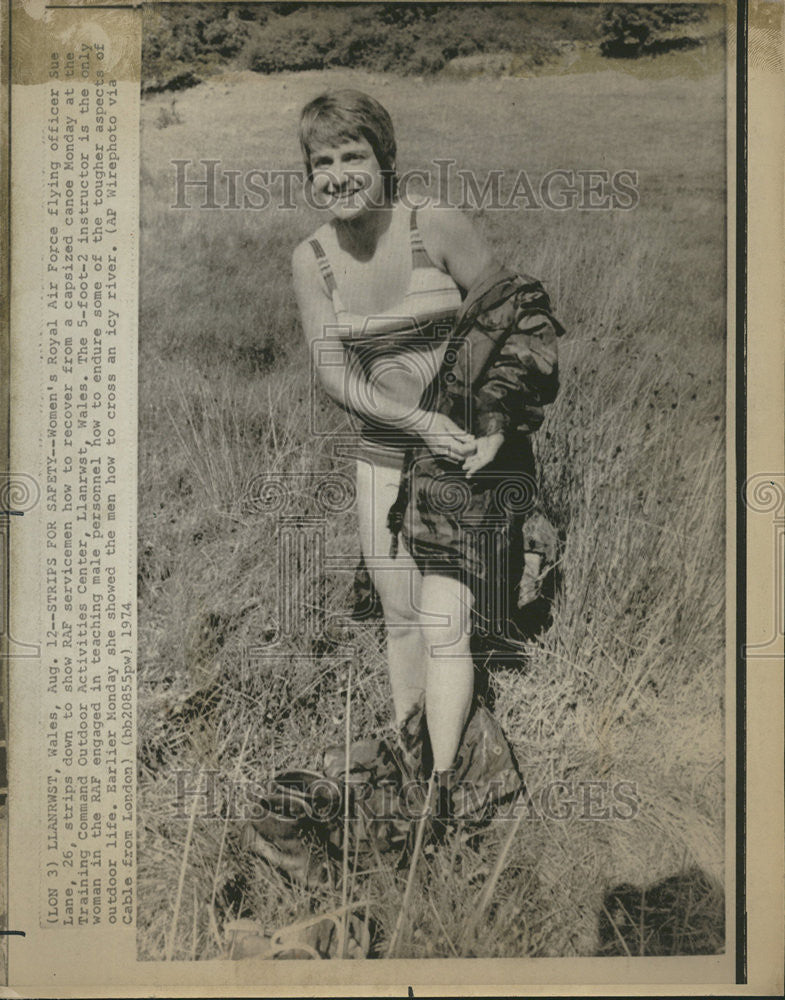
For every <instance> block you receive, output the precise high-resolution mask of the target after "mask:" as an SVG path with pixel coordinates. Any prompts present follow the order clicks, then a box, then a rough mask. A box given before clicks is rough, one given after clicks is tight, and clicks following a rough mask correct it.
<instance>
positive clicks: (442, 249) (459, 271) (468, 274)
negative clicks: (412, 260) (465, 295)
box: [417, 202, 498, 291]
mask: <svg viewBox="0 0 785 1000" xmlns="http://www.w3.org/2000/svg"><path fill="white" fill-rule="evenodd" d="M417 222H418V226H419V229H420V232H421V233H422V238H423V242H424V243H425V248H426V250H427V251H428V253H429V255H430V257H431V258H432V260H433V262H434V263H435V264H436V265H437V266H439V267H442V268H444V270H445V271H447V273H448V274H449V275H450V276H451V277H452V279H453V281H455V282H456V284H458V285H460V286H461V288H463V289H464V291H466V290H468V289H469V288H471V287H472V285H473V284H475V282H476V281H477V280H478V279H479V278H480V277H481V276H482V275H483V274H484V273H485V272H486V271H489V270H491V269H492V268H494V267H497V266H498V262H497V261H496V258H495V257H494V255H493V251H492V250H491V248H490V247H489V246H488V244H487V242H486V241H485V238H484V237H483V236H482V235H481V234H480V233H479V231H478V230H477V228H476V227H475V225H474V223H473V222H472V221H471V219H470V218H469V216H468V215H466V214H465V213H464V212H461V211H460V210H459V209H457V208H439V207H438V206H436V205H434V204H433V203H432V202H431V203H430V204H428V205H425V206H423V208H421V209H420V211H419V212H418V213H417Z"/></svg>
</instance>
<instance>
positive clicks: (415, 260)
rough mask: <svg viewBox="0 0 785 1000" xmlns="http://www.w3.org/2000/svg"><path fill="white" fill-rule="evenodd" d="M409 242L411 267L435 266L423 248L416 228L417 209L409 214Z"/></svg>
mask: <svg viewBox="0 0 785 1000" xmlns="http://www.w3.org/2000/svg"><path fill="white" fill-rule="evenodd" d="M409 242H410V243H411V247H412V267H413V268H417V267H436V265H435V264H434V262H433V261H432V260H431V258H430V257H429V255H428V251H427V250H426V249H425V244H424V243H423V239H422V236H421V235H420V230H419V229H418V228H417V209H416V208H413V209H412V213H411V215H410V216H409Z"/></svg>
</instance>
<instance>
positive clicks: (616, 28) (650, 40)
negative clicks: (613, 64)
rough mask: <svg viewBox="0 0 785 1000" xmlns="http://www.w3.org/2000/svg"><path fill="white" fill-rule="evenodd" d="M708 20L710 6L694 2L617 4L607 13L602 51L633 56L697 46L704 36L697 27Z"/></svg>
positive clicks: (607, 54)
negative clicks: (696, 4) (694, 3)
mask: <svg viewBox="0 0 785 1000" xmlns="http://www.w3.org/2000/svg"><path fill="white" fill-rule="evenodd" d="M707 20H708V13H707V10H706V8H704V7H696V6H694V5H691V4H672V5H671V4H668V5H667V6H666V5H651V6H649V5H642V4H634V5H626V4H624V5H622V4H614V5H613V6H611V7H607V8H606V9H605V11H604V12H603V16H602V26H601V29H600V35H601V40H600V52H601V53H602V54H603V55H604V56H607V57H609V58H613V59H625V58H627V59H629V58H635V57H637V56H640V55H645V54H650V53H655V52H666V51H668V50H669V49H678V48H688V47H691V46H696V45H699V44H700V43H701V41H703V37H702V35H701V34H700V30H699V31H698V32H695V28H694V27H693V26H696V25H700V26H701V27H702V26H703V25H705V23H706V21H707Z"/></svg>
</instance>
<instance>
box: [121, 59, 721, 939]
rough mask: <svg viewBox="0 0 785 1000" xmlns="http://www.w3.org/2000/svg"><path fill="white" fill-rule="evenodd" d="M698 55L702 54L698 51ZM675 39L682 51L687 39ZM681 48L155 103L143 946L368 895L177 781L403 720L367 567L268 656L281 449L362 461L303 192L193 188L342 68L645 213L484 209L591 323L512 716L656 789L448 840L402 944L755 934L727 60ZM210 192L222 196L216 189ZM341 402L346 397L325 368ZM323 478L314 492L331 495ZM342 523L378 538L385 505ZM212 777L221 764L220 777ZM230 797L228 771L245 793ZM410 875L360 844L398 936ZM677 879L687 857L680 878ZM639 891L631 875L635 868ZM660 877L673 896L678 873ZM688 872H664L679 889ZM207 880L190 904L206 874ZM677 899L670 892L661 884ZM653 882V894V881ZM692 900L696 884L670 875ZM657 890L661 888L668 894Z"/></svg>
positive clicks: (509, 726) (578, 781)
mask: <svg viewBox="0 0 785 1000" xmlns="http://www.w3.org/2000/svg"><path fill="white" fill-rule="evenodd" d="M696 60H697V62H696ZM655 64H656V65H655ZM648 65H649V68H650V69H651V68H652V67H653V68H654V70H656V72H653V73H652V74H651V75H648V76H647V75H645V74H644V73H642V72H641V71H640V65H639V66H638V71H637V72H623V71H621V70H620V68H619V65H618V64H617V63H608V64H606V67H607V66H610V69H608V68H604V69H603V70H602V71H599V70H597V71H594V72H590V73H589V72H580V73H579V72H573V73H566V74H563V75H558V74H552V75H547V76H543V77H541V78H515V77H507V78H505V77H502V78H494V77H492V76H484V77H479V78H477V79H475V80H473V81H472V80H459V79H445V78H441V79H439V78H436V79H432V80H427V81H423V80H419V79H416V78H406V79H398V78H393V77H385V76H381V75H373V74H363V73H359V72H353V71H351V72H350V71H331V72H328V73H315V72H314V73H300V74H280V75H277V76H274V77H267V78H265V77H262V76H258V75H255V74H252V73H240V74H235V75H225V76H222V77H216V78H213V79H212V80H210V81H209V82H207V83H204V84H202V85H200V86H198V87H196V88H194V89H192V90H189V91H186V92H183V93H181V94H178V95H177V98H176V104H175V105H174V107H172V98H171V95H157V96H154V97H149V98H147V99H146V100H145V101H144V104H143V128H142V136H141V145H142V220H141V224H142V229H141V274H142V284H141V296H142V298H141V326H140V359H141V360H140V372H139V375H140V387H139V426H140V472H139V550H138V560H139V561H138V571H139V621H140V645H139V685H140V686H139V747H140V765H139V767H140V777H139V817H140V826H139V842H138V848H139V868H138V872H139V921H138V942H139V954H140V957H143V958H146V959H161V958H163V957H165V956H167V955H170V956H171V957H173V958H175V959H189V958H190V959H206V958H217V957H220V956H222V955H224V954H225V949H226V943H227V942H226V937H225V935H224V932H223V927H224V922H225V921H226V920H228V919H232V918H234V917H238V916H244V917H250V918H252V919H254V920H256V921H258V922H259V923H260V924H261V925H262V926H263V927H264V928H265V929H266V930H267V931H268V932H271V931H273V930H275V929H276V928H279V927H282V926H284V925H287V924H290V923H291V922H293V921H295V920H298V919H301V918H303V917H304V916H307V915H308V914H309V913H311V912H313V911H315V910H316V911H321V910H324V911H326V910H329V909H332V908H334V907H335V906H336V905H338V904H339V903H340V898H341V894H340V888H337V889H335V890H334V891H333V890H324V891H323V892H321V893H316V894H314V893H309V892H306V891H305V890H303V889H301V888H297V887H296V886H293V885H291V884H289V883H288V882H287V881H286V880H285V879H284V878H283V877H281V876H280V875H279V874H278V873H277V872H276V871H275V870H274V869H272V868H270V867H269V866H267V865H266V864H265V863H264V862H262V861H260V860H258V859H254V858H253V857H251V856H249V855H247V854H245V853H243V852H242V851H241V849H240V845H239V838H238V831H237V826H238V824H236V823H235V822H233V821H232V820H231V819H226V818H222V817H221V815H220V805H221V803H220V801H219V803H218V808H217V811H216V815H215V816H213V817H204V816H202V815H199V810H197V813H196V815H195V817H194V818H193V824H192V826H189V811H190V807H191V800H190V799H189V800H187V802H186V806H185V810H184V812H183V811H181V812H180V813H179V814H178V812H177V810H176V809H175V799H176V789H177V779H176V774H177V772H178V771H179V772H189V774H190V775H191V779H192V780H194V781H195V780H196V772H197V771H200V770H201V771H211V772H215V773H217V775H218V776H219V780H218V788H219V789H220V788H225V787H228V785H226V782H228V781H229V780H231V779H233V778H234V779H240V780H242V779H245V780H260V779H263V778H266V777H269V776H271V775H272V774H273V773H275V771H276V770H280V769H282V768H287V767H305V768H312V767H314V766H315V764H316V763H317V760H318V755H319V752H320V751H321V750H322V749H323V748H324V747H325V746H328V745H330V744H335V743H341V742H342V740H343V729H344V719H345V711H346V678H347V667H348V664H349V663H350V662H351V660H352V657H353V655H354V651H355V650H357V649H359V651H360V655H359V661H358V662H359V667H358V669H357V670H356V672H355V675H354V678H353V696H352V706H351V708H352V712H351V725H352V737H353V738H355V739H357V738H360V737H361V736H370V735H378V734H380V733H383V732H387V731H389V727H390V694H389V688H388V681H387V678H386V676H385V666H384V656H383V651H384V635H383V631H382V630H381V628H380V627H378V626H371V627H368V626H365V627H363V628H360V627H359V626H355V627H353V628H352V627H347V628H344V629H342V630H341V629H337V628H336V626H335V623H336V622H337V621H338V620H340V617H341V615H342V614H344V613H345V612H346V611H347V610H348V608H349V606H350V600H351V584H352V579H351V573H350V572H338V571H336V572H332V573H331V574H330V575H329V577H328V578H327V579H326V581H325V594H326V597H325V605H324V607H323V608H321V609H320V616H318V620H319V621H321V622H322V623H323V634H321V635H319V634H317V635H308V636H298V637H295V638H293V639H291V640H287V641H286V642H285V643H284V644H283V645H282V646H280V647H279V649H280V652H281V656H280V657H279V658H277V659H270V660H268V661H266V662H265V663H260V662H259V661H258V660H254V661H249V659H248V656H247V655H246V652H245V651H247V650H248V648H249V647H254V646H259V645H260V644H262V643H263V642H264V641H265V637H269V636H270V634H271V632H272V630H273V629H274V626H275V620H276V614H277V595H276V580H277V568H276V555H275V553H276V543H275V531H276V520H275V518H274V517H271V516H269V515H265V514H264V513H261V512H259V511H258V510H255V509H254V508H253V504H249V497H250V496H251V494H252V493H253V489H254V479H255V477H257V476H258V475H259V474H260V473H265V472H271V471H272V472H283V473H292V472H315V473H328V472H332V473H335V472H346V473H348V474H352V468H351V465H350V464H349V463H348V462H347V460H346V459H342V458H336V457H335V456H334V455H333V452H332V448H331V441H330V438H329V436H328V437H326V438H325V437H324V436H321V437H313V436H312V435H310V434H309V432H308V427H309V419H308V413H309V405H310V404H309V400H310V396H311V384H310V379H309V370H308V359H307V353H306V350H305V345H304V341H303V338H302V335H301V333H300V331H299V328H298V323H297V318H296V313H295V306H294V302H293V296H292V291H291V283H290V273H289V259H290V254H291V250H292V247H293V246H294V245H295V243H296V242H298V241H299V240H300V239H302V238H303V236H304V235H306V234H307V233H308V232H310V231H311V230H312V229H313V228H315V227H316V225H317V224H318V219H317V218H316V216H315V214H314V213H313V212H311V211H310V210H309V209H308V208H306V207H300V208H298V210H296V211H280V210H274V209H273V208H267V209H265V210H263V211H252V210H246V211H243V210H239V211H232V210H214V211H207V210H191V211H178V210H173V209H171V208H170V207H169V206H170V204H171V203H172V201H173V195H174V167H173V166H172V165H171V162H170V161H171V160H173V159H192V160H194V161H196V160H199V159H219V160H221V163H222V166H223V167H224V168H226V169H236V170H247V169H250V168H252V167H258V168H260V169H267V170H270V169H282V168H289V167H299V165H300V164H299V151H298V147H297V143H296V132H295V130H296V122H297V115H298V111H299V109H300V107H301V106H302V104H303V103H304V102H305V101H306V100H308V99H309V98H310V97H312V96H314V95H315V94H316V93H318V92H320V91H321V90H322V89H324V88H325V87H326V86H328V85H351V86H358V87H361V88H362V89H366V90H368V91H369V92H371V93H372V94H374V95H375V96H377V97H378V98H379V99H380V100H382V102H383V103H385V104H386V105H387V106H388V107H389V109H390V111H391V113H392V115H393V119H394V120H395V122H396V125H397V130H398V140H399V148H400V150H401V163H400V166H401V167H402V168H403V169H408V168H414V167H424V166H426V164H427V163H428V162H429V161H430V160H431V159H433V158H434V157H448V156H452V157H455V159H456V160H457V161H458V164H459V165H460V166H461V167H463V168H466V169H471V170H474V171H476V172H478V173H479V174H484V173H485V172H487V171H488V170H490V169H501V170H504V171H506V172H508V174H507V176H514V175H515V173H517V171H518V170H520V169H522V168H524V169H525V170H526V172H527V174H528V176H529V177H530V178H539V177H541V176H542V175H543V174H545V173H546V172H547V171H549V170H553V169H556V168H563V169H568V170H570V169H572V170H575V169H587V168H598V169H599V168H605V169H608V170H610V171H611V172H613V171H614V170H618V169H622V168H626V169H631V170H637V171H638V175H639V189H640V203H639V205H638V207H637V208H636V209H634V210H632V211H616V212H608V211H578V210H567V211H563V212H557V211H549V210H539V211H537V210H532V211H518V212H510V211H498V212H494V211H490V210H488V211H484V212H480V213H477V222H478V225H479V226H480V227H481V228H482V229H483V230H484V232H485V233H486V235H487V237H488V239H489V240H490V241H491V243H492V244H493V246H494V248H495V250H496V252H497V254H498V256H499V257H500V258H501V259H504V260H505V261H506V262H508V263H509V264H510V265H512V266H514V267H516V268H518V269H521V270H523V271H525V272H527V273H529V274H534V275H537V276H538V277H540V278H541V279H542V280H543V281H544V282H545V283H546V285H547V287H548V289H549V291H550V292H551V295H552V298H553V300H554V303H555V308H556V311H557V314H558V315H559V317H560V319H561V320H562V322H563V323H564V325H565V326H566V328H567V330H568V333H569V336H568V337H567V338H565V340H564V341H563V342H562V345H561V349H562V360H561V365H562V372H563V376H562V383H563V384H562V391H561V395H560V397H559V399H558V400H557V402H556V403H555V404H554V405H553V406H552V407H550V412H549V414H548V417H547V421H546V423H545V425H544V426H543V428H542V429H541V430H540V431H539V432H538V434H537V435H536V442H535V443H536V449H537V453H538V455H539V459H540V462H541V467H542V497H543V503H544V506H545V509H546V510H547V512H548V514H549V516H550V517H551V518H552V519H553V521H554V523H555V524H556V525H557V526H558V528H559V529H560V531H561V532H562V533H563V536H564V548H563V553H562V561H561V566H560V572H561V583H560V586H559V589H558V592H557V594H556V597H555V601H554V605H553V612H552V623H551V624H550V625H549V627H548V628H547V629H546V630H544V631H543V632H542V633H541V634H539V635H538V636H537V637H536V638H535V639H534V640H532V642H531V643H530V644H529V645H528V646H527V648H526V649H525V651H522V653H521V656H520V658H519V661H518V662H515V663H507V664H505V665H501V666H495V667H494V668H493V670H492V671H491V676H490V682H489V683H490V687H491V691H492V694H493V696H494V699H495V714H496V715H497V717H498V719H499V720H500V722H501V724H502V725H503V727H504V729H505V731H506V733H507V735H508V737H509V739H510V742H511V744H512V746H513V748H514V750H515V753H516V755H517V759H518V762H519V764H520V767H521V771H522V774H523V777H524V779H525V781H526V784H527V787H528V789H529V791H530V793H531V794H532V795H533V796H535V797H536V795H537V794H538V792H541V791H542V790H544V789H547V788H549V787H553V783H554V782H558V781H565V782H567V783H568V787H573V788H578V789H581V788H584V787H585V784H586V783H587V782H592V781H604V782H609V783H611V785H612V784H613V783H615V782H619V781H625V782H631V783H632V784H633V785H634V787H635V789H636V795H637V809H636V811H635V815H634V816H633V817H632V818H627V819H620V818H617V819H597V820H586V819H585V818H581V816H580V810H578V811H577V813H576V812H573V814H572V815H571V816H569V815H568V816H566V817H565V818H563V819H559V818H555V817H553V816H551V817H550V818H543V819H527V820H524V821H523V822H521V823H519V824H518V826H517V828H516V832H515V836H514V839H513V842H512V844H511V847H510V850H509V852H508V854H507V856H506V859H505V863H504V871H503V875H502V877H501V878H500V879H499V881H498V884H497V886H496V888H495V891H494V893H493V894H492V896H491V898H490V899H487V900H485V901H484V902H485V903H486V904H487V905H486V908H485V910H484V911H483V919H482V920H480V921H474V922H472V921H471V919H470V918H471V916H472V915H473V914H475V913H476V910H477V906H478V900H479V899H480V896H481V893H482V890H483V885H484V884H486V880H487V879H488V877H489V873H490V871H491V870H492V868H493V865H494V863H495V860H496V858H497V857H498V855H499V850H500V845H501V844H502V843H503V841H504V839H505V837H506V836H507V834H508V832H509V828H510V823H509V821H504V820H498V821H496V822H494V823H491V824H490V825H489V826H488V827H486V828H485V829H483V830H482V831H480V833H479V849H477V850H469V849H468V848H461V846H460V844H459V842H458V841H457V840H456V841H455V843H453V844H452V845H451V846H449V848H448V849H443V850H441V851H439V852H437V853H436V854H435V855H434V856H433V857H432V858H430V859H428V860H427V862H426V863H424V864H421V865H420V867H419V869H418V874H417V878H416V880H415V885H414V891H413V895H412V900H411V905H410V908H409V911H408V915H407V920H406V925H405V927H404V928H403V930H402V936H401V940H400V947H399V951H398V954H399V955H400V956H410V957H423V958H424V957H437V956H440V957H441V956H443V957H451V956H454V955H461V956H465V957H472V956H482V957H488V956H504V957H518V956H567V955H597V954H627V953H628V954H633V955H639V954H685V953H700V952H704V953H706V952H716V951H721V950H722V949H723V946H724V937H723V933H724V932H723V920H724V900H723V895H722V890H721V887H722V884H723V879H724V837H723V829H724V795H725V793H724V773H725V755H724V726H725V717H724V706H723V695H724V684H725V673H724V662H725V661H724V621H725V577H724V567H725V551H724V537H725V524H724V521H725V459H724V435H725V393H724V388H725V350H726V342H725V278H724V275H725V232H724V226H725V151H724V122H725V105H724V79H723V76H722V74H721V73H720V72H719V71H718V70H717V69H716V67H714V69H712V70H711V71H709V70H708V69H707V67H706V66H704V65H702V64H701V62H700V59H699V57H698V56H695V55H693V54H691V53H681V54H678V55H675V54H674V55H672V56H667V57H665V56H663V57H661V58H660V59H658V60H655V61H652V62H651V63H649V64H648ZM199 197H200V195H199V193H198V192H196V195H195V198H196V200H197V201H198V199H199ZM317 412H318V413H319V417H320V421H321V426H322V427H323V428H327V429H333V430H334V431H335V432H338V431H339V430H340V429H341V427H342V426H343V424H342V420H343V418H342V417H341V415H340V413H339V412H338V411H337V409H336V408H334V407H332V406H331V404H329V403H328V401H327V400H326V399H324V398H322V397H320V396H319V397H317ZM303 482H304V483H306V485H304V486H303V487H302V489H301V491H300V492H299V494H298V495H297V496H296V497H295V500H294V501H293V506H292V508H291V509H289V510H288V511H287V512H288V513H290V514H295V515H302V516H306V515H309V514H313V513H314V512H315V511H316V506H315V500H314V496H313V486H312V485H308V484H307V481H306V480H303ZM328 532H329V546H330V551H331V552H334V553H337V554H343V555H345V556H347V561H348V562H349V563H351V561H352V558H353V557H354V556H355V555H356V554H357V538H356V530H355V525H354V512H353V510H351V509H349V510H347V511H345V512H344V513H341V514H338V515H336V516H335V517H334V519H333V520H332V521H331V522H330V525H329V529H328ZM191 779H189V780H191ZM219 798H220V795H219ZM404 877H405V873H400V872H396V871H395V870H394V868H393V867H392V866H390V867H382V868H380V869H378V870H376V871H373V872H370V873H365V874H362V873H356V877H355V879H354V882H353V887H352V893H353V894H354V896H355V897H357V898H359V897H360V896H362V898H363V899H367V900H369V901H370V908H371V912H372V915H373V917H374V921H375V928H376V932H375V938H374V944H373V948H374V951H373V954H376V955H379V956H381V957H383V956H384V955H385V953H386V950H385V949H386V945H387V942H389V938H390V935H391V933H392V929H393V926H394V924H395V919H396V916H397V913H398V910H399V908H400V903H401V899H402V894H403V879H404ZM664 880H670V881H669V882H665V881H664ZM618 886H623V887H625V889H624V892H626V895H624V894H623V893H622V894H621V895H619V894H617V896H616V897H613V899H615V902H613V905H611V903H609V900H610V899H611V896H609V893H611V890H613V889H614V887H618ZM653 886H659V888H658V890H657V892H659V895H658V896H656V899H658V900H659V902H658V903H657V905H656V906H655V905H654V904H652V902H651V900H652V899H655V896H654V894H653V890H652V891H650V892H649V894H648V895H647V897H645V898H644V897H643V896H642V893H643V892H644V890H646V889H649V890H651V887H653ZM663 886H664V887H665V888H664V889H663ZM178 887H179V890H180V891H179V899H180V906H179V912H178V919H177V920H174V919H173V917H174V911H175V899H176V898H177V897H178ZM636 898H637V899H638V904H640V902H641V901H642V900H643V901H644V902H645V901H646V900H648V913H647V914H645V915H644V914H643V910H644V907H642V906H640V905H638V907H637V910H636V911H635V913H632V912H631V911H632V910H633V909H634V908H635V902H634V901H635V899H636ZM630 900H632V901H633V902H630ZM663 900H665V902H663ZM652 913H653V914H654V918H652Z"/></svg>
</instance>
